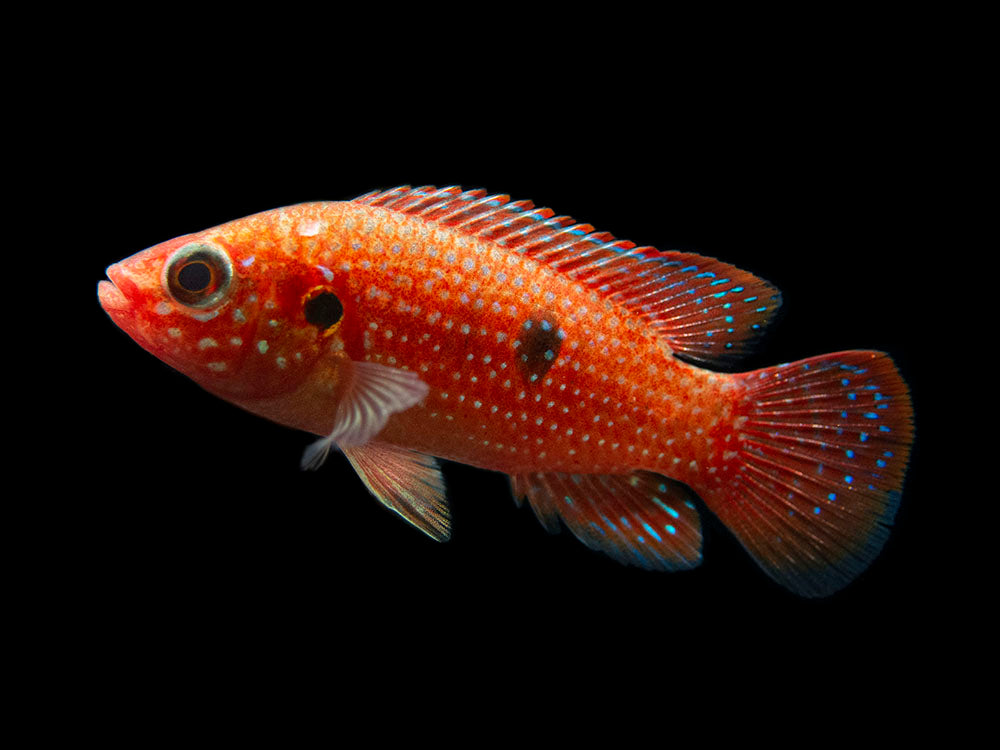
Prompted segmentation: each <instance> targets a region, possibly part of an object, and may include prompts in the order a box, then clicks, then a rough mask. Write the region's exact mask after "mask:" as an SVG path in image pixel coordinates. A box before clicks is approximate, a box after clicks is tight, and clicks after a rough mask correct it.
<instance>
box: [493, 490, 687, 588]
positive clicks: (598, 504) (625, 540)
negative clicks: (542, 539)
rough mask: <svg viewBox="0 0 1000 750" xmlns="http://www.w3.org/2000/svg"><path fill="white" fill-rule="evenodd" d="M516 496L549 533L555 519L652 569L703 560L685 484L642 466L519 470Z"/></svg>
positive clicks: (589, 541)
mask: <svg viewBox="0 0 1000 750" xmlns="http://www.w3.org/2000/svg"><path fill="white" fill-rule="evenodd" d="M511 479H512V485H513V491H514V496H515V498H516V499H517V500H518V501H520V499H521V498H522V497H527V498H528V501H529V503H530V504H531V508H532V510H533V511H534V512H535V515H536V516H537V517H538V519H539V521H541V523H542V525H543V526H544V527H545V529H546V530H547V531H549V532H550V533H554V532H556V531H558V530H559V521H560V519H561V520H562V522H563V523H564V524H565V525H566V526H567V528H569V530H570V531H571V532H572V533H573V535H574V536H576V538H577V539H579V540H580V541H581V542H583V543H584V544H585V545H586V546H588V547H590V548H591V549H596V550H599V551H601V552H604V553H605V554H607V555H609V556H610V557H613V558H614V559H616V560H618V561H619V562H621V563H624V564H627V565H636V566H638V567H642V568H646V569H650V570H683V569H686V568H693V567H695V566H697V565H698V564H699V563H700V562H701V520H700V518H699V517H698V512H697V510H696V509H695V507H694V505H693V503H692V502H691V500H692V499H693V495H692V494H691V492H690V490H688V489H687V488H686V487H685V486H684V485H682V484H679V483H677V482H674V481H672V480H669V479H666V478H664V477H660V476H658V475H656V474H653V473H651V472H646V471H638V472H635V473H633V474H629V475H601V474H562V473H557V472H548V473H532V474H518V475H514V476H513V477H512V478H511Z"/></svg>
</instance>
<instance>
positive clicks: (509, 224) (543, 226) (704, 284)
mask: <svg viewBox="0 0 1000 750" xmlns="http://www.w3.org/2000/svg"><path fill="white" fill-rule="evenodd" d="M354 202H355V203H361V204H364V205H368V206H380V207H382V208H387V209H390V210H392V211H398V212H400V213H405V214H409V215H412V216H415V217H420V218H421V219H423V220H425V221H429V222H434V223H436V224H438V225H440V226H444V227H449V228H451V229H453V230H456V231H459V232H462V233H464V234H467V235H468V236H470V237H477V238H480V239H483V240H489V241H492V242H496V243H497V244H499V245H501V246H503V247H505V248H507V249H509V250H512V251H514V252H517V253H521V254H522V255H527V256H530V257H532V258H533V259H535V260H537V261H539V262H542V263H545V264H547V265H548V266H550V267H551V268H553V269H555V270H557V271H559V272H560V273H563V274H565V275H567V276H568V277H570V278H572V279H573V280H575V281H579V282H580V283H582V284H584V285H585V286H587V287H589V288H590V289H593V290H594V291H596V292H597V293H598V294H599V295H600V296H601V297H602V298H604V299H607V300H609V301H611V302H614V303H617V304H620V305H621V306H622V307H624V308H625V309H626V310H628V311H629V312H630V313H632V314H634V315H637V316H638V317H640V318H642V319H643V320H644V321H645V322H646V323H647V324H648V325H649V326H651V327H652V328H653V329H654V330H655V331H656V332H657V333H658V334H660V335H661V336H663V337H664V338H665V339H666V341H667V344H668V345H669V346H670V349H671V350H672V351H673V352H674V353H675V354H677V355H679V356H680V357H682V358H683V359H687V360H691V361H695V362H698V363H701V364H710V365H720V364H723V365H732V364H733V363H734V362H736V361H738V360H739V359H740V358H742V357H743V356H744V355H746V354H747V353H749V352H750V350H751V349H752V346H753V343H754V342H755V341H756V340H757V338H758V337H759V336H760V335H761V334H762V333H763V331H764V328H765V327H766V326H767V324H768V322H770V320H771V319H772V318H773V316H774V314H775V312H777V310H778V307H779V306H780V305H781V294H780V293H779V292H778V290H777V289H775V288H774V287H773V286H771V285H770V284H769V283H767V282H766V281H764V280H762V279H759V278H757V277H756V276H754V275H753V274H751V273H748V272H747V271H741V270H740V269H738V268H736V267H734V266H731V265H729V264H728V263H723V262H721V261H718V260H715V259H714V258H707V257H704V256H701V255H696V254H694V253H684V252H677V251H670V252H660V251H659V250H657V249H656V248H653V247H636V245H635V243H634V242H629V241H628V240H619V239H615V237H613V236H612V235H611V234H609V233H607V232H597V231H594V227H592V226H591V225H589V224H577V223H575V222H574V221H573V219H571V218H570V217H568V216H556V215H555V212H554V211H553V210H552V209H549V208H537V207H536V206H535V204H534V203H532V202H531V201H513V202H512V201H511V200H510V196H508V195H487V193H486V191H485V190H465V191H463V190H462V189H461V188H460V187H457V186H451V187H445V188H435V187H432V186H429V185H428V186H423V187H418V188H411V187H409V186H408V185H404V186H400V187H397V188H393V189H391V190H384V191H375V192H372V193H366V194H365V195H362V196H359V197H358V198H355V199H354Z"/></svg>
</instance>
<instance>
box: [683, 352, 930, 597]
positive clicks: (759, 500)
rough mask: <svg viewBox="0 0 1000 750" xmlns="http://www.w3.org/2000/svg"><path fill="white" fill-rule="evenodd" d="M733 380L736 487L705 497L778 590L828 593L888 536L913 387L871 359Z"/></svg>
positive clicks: (878, 356)
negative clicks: (736, 386) (738, 385)
mask: <svg viewBox="0 0 1000 750" xmlns="http://www.w3.org/2000/svg"><path fill="white" fill-rule="evenodd" d="M738 377H739V378H740V380H741V382H742V384H743V385H744V387H745V389H746V390H745V391H744V396H743V399H742V401H741V402H740V406H739V407H738V408H739V409H740V412H741V414H742V416H741V417H739V418H738V420H737V424H739V425H741V426H739V427H738V430H737V434H736V437H737V438H738V442H736V443H735V444H736V445H737V446H738V452H739V461H740V464H741V468H740V471H739V475H738V479H737V481H736V484H735V486H734V487H730V488H727V490H726V491H725V492H715V493H711V494H710V493H703V494H702V497H703V499H704V500H705V502H706V503H707V504H708V506H709V507H710V508H711V509H712V510H713V511H714V512H715V513H716V514H717V515H718V516H719V518H721V519H722V521H723V522H724V523H725V524H726V525H727V526H728V527H729V529H730V530H731V531H732V532H733V533H734V534H735V535H736V536H737V537H738V538H739V540H740V542H742V544H743V546H744V547H745V548H746V549H747V551H748V552H749V553H750V554H751V555H753V557H754V559H755V560H756V561H757V562H758V563H759V564H760V566H761V567H762V568H763V569H764V570H765V571H766V572H767V573H768V574H769V575H770V576H771V577H772V578H774V579H775V580H776V581H777V582H778V583H780V584H782V585H783V586H786V587H788V588H789V589H791V590H792V591H794V592H795V593H797V594H800V595H802V596H826V595H829V594H832V593H833V592H835V591H837V590H838V589H841V588H843V587H844V586H845V585H847V584H848V583H849V582H850V581H851V580H853V579H854V578H855V577H856V576H857V575H858V574H860V573H861V571H863V570H864V569H865V568H866V567H868V565H869V564H870V563H871V562H872V560H874V559H875V557H876V556H877V555H878V553H879V551H880V550H881V549H882V546H883V545H884V544H885V541H886V538H887V537H888V535H889V527H890V525H891V524H892V521H893V518H894V517H895V515H896V509H897V508H898V506H899V498H900V492H901V490H902V486H903V477H904V474H905V472H906V464H907V459H908V457H909V453H910V445H911V443H912V441H913V425H912V417H913V410H912V407H911V405H910V398H909V393H908V390H907V387H906V384H905V383H904V382H903V380H902V378H901V377H900V376H899V373H898V372H897V370H896V367H895V365H893V363H892V360H891V359H889V357H887V356H886V355H884V354H882V353H879V352H864V351H849V352H840V353H837V354H829V355H826V356H822V357H815V358H813V359H807V360H804V361H801V362H794V363H791V364H787V365H782V366H780V367H771V368H767V369H764V370H758V371H756V372H751V373H746V374H743V375H740V376H738Z"/></svg>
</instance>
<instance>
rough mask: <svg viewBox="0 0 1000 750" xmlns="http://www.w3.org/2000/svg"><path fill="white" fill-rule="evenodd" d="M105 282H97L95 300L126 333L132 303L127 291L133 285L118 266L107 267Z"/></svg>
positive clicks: (129, 321) (129, 326)
mask: <svg viewBox="0 0 1000 750" xmlns="http://www.w3.org/2000/svg"><path fill="white" fill-rule="evenodd" d="M105 273H106V274H107V276H108V280H107V281H99V282H97V299H98V301H99V302H100V303H101V307H102V308H104V312H106V313H107V314H108V315H110V316H111V319H112V320H113V321H114V322H115V323H116V324H117V325H118V326H119V327H121V328H124V329H125V330H126V331H127V330H129V329H130V328H131V325H130V323H131V315H130V313H131V312H132V309H133V306H134V305H133V302H132V300H131V299H130V298H129V295H128V293H127V290H128V289H129V288H130V287H132V288H134V287H135V283H134V282H132V281H130V280H128V279H126V278H125V276H124V274H123V272H122V269H121V267H120V265H119V264H117V263H116V264H114V265H111V266H108V269H107V271H106V272H105Z"/></svg>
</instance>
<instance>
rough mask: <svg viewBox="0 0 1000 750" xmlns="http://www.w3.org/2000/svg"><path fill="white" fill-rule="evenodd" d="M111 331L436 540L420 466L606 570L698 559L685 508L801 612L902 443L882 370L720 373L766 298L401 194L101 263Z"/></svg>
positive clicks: (478, 198)
mask: <svg viewBox="0 0 1000 750" xmlns="http://www.w3.org/2000/svg"><path fill="white" fill-rule="evenodd" d="M108 277H109V281H105V282H101V284H100V285H99V287H98V292H99V297H100V300H101V304H102V305H103V306H104V308H105V310H106V311H107V312H108V313H109V315H110V316H111V317H112V319H113V320H114V321H115V323H117V324H118V325H119V326H120V327H121V328H122V329H123V330H125V331H126V332H127V333H128V334H129V335H130V336H131V337H132V338H133V339H135V340H136V341H137V342H138V343H140V345H142V346H143V347H144V348H146V349H147V350H149V351H150V352H152V353H153V354H155V355H156V356H158V357H160V358H161V359H163V360H164V361H165V362H167V363H168V364H170V365H172V366H173V367H175V368H177V369H178V370H180V371H181V372H184V373H185V374H187V375H188V376H190V377H191V378H193V379H194V380H195V381H196V382H198V383H199V384H200V385H202V386H203V387H204V388H205V389H206V390H208V391H210V392H212V393H214V394H216V395H218V396H220V397H222V398H225V399H226V400H228V401H230V402H232V403H234V404H237V405H238V406H241V407H243V408H245V409H247V410H249V411H251V412H253V413H255V414H258V415H261V416H264V417H266V418H268V419H271V420H274V421H276V422H279V423H282V424H285V425H289V426H292V427H295V428H298V429H302V430H306V431H309V432H312V433H314V434H316V435H320V436H322V437H321V438H320V439H319V440H317V441H316V442H315V443H313V444H312V445H310V446H309V448H308V449H307V450H306V453H305V455H304V457H303V460H302V464H303V466H306V467H309V468H315V467H317V466H318V465H319V464H321V463H322V462H323V460H324V458H325V457H326V455H327V454H328V453H329V451H331V450H341V451H343V453H344V454H345V455H346V456H347V458H348V459H349V461H350V462H351V464H352V466H353V467H354V468H355V470H356V471H357V473H358V475H359V477H360V478H361V480H362V481H363V482H364V484H365V485H366V486H367V487H368V489H369V490H370V491H371V492H372V494H373V495H374V496H375V497H376V498H378V499H379V500H380V501H381V502H382V503H384V504H385V505H386V506H387V507H389V508H391V509H392V510H394V511H396V512H397V513H399V514H400V515H401V516H402V517H403V518H405V519H406V520H407V521H408V522H410V523H412V524H413V525H415V526H416V527H417V528H419V529H421V530H422V531H424V532H425V533H426V534H428V535H429V536H431V537H432V538H434V539H438V540H443V539H447V538H448V536H449V535H450V522H449V512H448V504H447V500H446V490H445V485H444V480H443V477H442V475H441V472H440V469H439V466H438V463H437V460H436V458H445V459H450V460H454V461H459V462H462V463H466V464H470V465H474V466H478V467H483V468H487V469H492V470H496V471H502V472H505V473H507V474H509V475H510V477H511V483H512V487H513V490H514V495H515V499H517V500H518V502H520V501H521V500H522V499H525V498H526V499H527V500H528V501H529V503H530V505H531V507H532V509H533V511H534V512H535V514H536V515H537V516H538V518H539V520H540V521H541V522H542V523H543V525H544V526H545V527H546V528H547V529H549V530H550V531H556V530H558V529H559V528H560V527H561V526H565V527H567V528H568V529H569V530H570V531H571V532H572V533H573V534H574V535H575V536H576V537H577V538H578V539H580V540H581V541H582V542H583V543H584V544H586V545H587V546H589V547H591V548H593V549H596V550H599V551H601V552H603V553H605V554H607V555H610V556H611V557H613V558H615V559H617V560H619V561H621V562H625V563H628V564H634V565H638V566H641V567H646V568H650V569H655V570H681V569H685V568H690V567H694V566H696V565H697V564H698V563H699V562H700V560H701V525H700V518H699V511H698V507H699V506H698V504H697V499H698V498H700V499H701V500H702V501H703V502H704V504H705V506H707V507H708V508H709V509H710V510H711V511H712V512H714V513H715V514H716V515H717V516H718V517H719V518H720V519H721V520H722V521H723V522H724V523H725V524H726V526H727V527H728V528H729V529H730V531H732V533H733V534H734V535H735V536H736V537H737V538H738V539H739V540H740V542H741V543H742V544H743V546H744V548H745V549H746V550H747V551H748V552H749V553H750V554H751V556H752V557H753V558H754V559H755V560H756V561H757V563H758V564H759V565H760V566H761V568H762V569H763V570H764V571H765V572H766V573H767V574H768V575H770V576H771V577H772V578H773V579H774V580H776V581H777V582H779V583H780V584H781V585H783V586H786V587H787V588H789V589H791V590H792V591H794V592H795V593H797V594H800V595H803V596H825V595H828V594H831V593H833V592H834V591H837V590H839V589H840V588H842V587H843V586H845V585H847V583H849V582H850V581H851V580H853V579H854V578H855V577H856V576H857V575H858V574H859V573H860V572H861V571H862V570H864V568H865V567H867V566H868V565H869V564H870V563H871V562H872V560H873V559H874V558H875V557H876V556H877V554H878V552H879V550H880V549H881V547H882V545H883V544H884V542H885V539H886V537H887V535H888V529H889V526H890V525H891V523H892V520H893V517H894V515H895V512H896V509H897V507H898V505H899V501H900V493H901V490H902V485H903V480H904V477H905V471H906V465H907V461H908V457H909V449H910V445H911V443H912V439H913V428H912V407H911V405H910V401H909V394H908V390H907V388H906V384H905V383H904V382H903V380H902V378H901V377H900V376H899V373H898V372H897V371H896V369H895V366H894V365H893V363H892V361H891V359H890V358H889V357H888V356H886V355H885V354H882V353H880V352H867V351H848V352H837V353H834V354H828V355H822V356H820V357H814V358H811V359H808V360H804V361H802V362H796V363H788V364H784V365H779V366H776V367H768V368H764V369H761V370H757V371H754V372H744V373H719V372H714V371H712V370H711V369H708V368H709V367H712V366H717V365H726V366H732V365H734V364H735V363H738V362H739V360H740V359H741V358H742V357H743V356H745V355H746V354H747V353H748V352H750V351H751V350H752V348H753V345H754V343H755V342H756V340H757V339H758V338H759V336H760V335H761V334H762V333H763V331H764V330H765V329H766V327H767V324H768V322H769V321H770V320H771V319H772V317H773V315H774V313H775V311H776V310H777V309H778V307H779V305H780V303H781V296H780V293H779V292H778V291H777V290H776V289H774V288H773V287H772V286H771V285H770V284H768V283H767V282H765V281H763V280H761V279H758V278H756V277H755V276H753V275H752V274H749V273H747V272H745V271H741V270H739V269H737V268H734V267H732V266H730V265H728V264H726V263H724V262H721V261H718V260H715V259H713V258H707V257H704V256H700V255H697V254H694V253H685V252H660V251H658V250H656V249H655V248H652V247H648V246H638V245H636V243H634V242H631V241H628V240H622V239H618V238H615V237H614V236H613V235H611V234H609V233H607V232H600V231H596V230H595V229H594V227H592V226H590V225H589V224H583V223H578V222H575V221H574V220H573V219H572V218H570V217H568V216H563V215H557V214H556V213H555V212H554V211H552V210H551V209H547V208H538V207H536V206H535V205H534V204H533V203H532V202H531V201H511V200H510V197H509V196H507V195H500V194H497V195H489V194H487V193H486V191H483V190H468V191H463V190H462V189H461V188H458V187H445V188H435V187H431V186H425V187H418V188H410V187H408V186H402V187H399V188H394V189H392V190H387V191H376V192H373V193H368V194H365V195H363V196H361V197H359V198H357V199H355V200H354V201H349V202H318V203H306V204H300V205H297V206H290V207H286V208H281V209H275V210H273V211H267V212H263V213H261V214H256V215H254V216H251V217H247V218H244V219H240V220H236V221H233V222H230V223H228V224H224V225H221V226H219V227H214V228H212V229H208V230H205V231H203V232H198V233H195V234H192V235H186V236H184V237H179V238H176V239H174V240H169V241H167V242H164V243H162V244H160V245H157V246H154V247H152V248H149V249H148V250H145V251H142V252H140V253H137V254H136V255H135V256H132V257H131V258H128V259H126V260H124V261H122V262H121V263H118V264H115V265H113V266H111V267H110V268H109V269H108Z"/></svg>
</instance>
